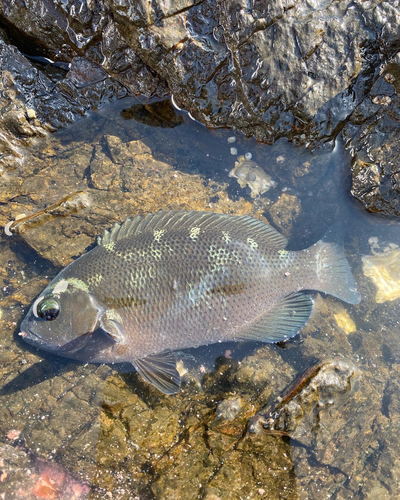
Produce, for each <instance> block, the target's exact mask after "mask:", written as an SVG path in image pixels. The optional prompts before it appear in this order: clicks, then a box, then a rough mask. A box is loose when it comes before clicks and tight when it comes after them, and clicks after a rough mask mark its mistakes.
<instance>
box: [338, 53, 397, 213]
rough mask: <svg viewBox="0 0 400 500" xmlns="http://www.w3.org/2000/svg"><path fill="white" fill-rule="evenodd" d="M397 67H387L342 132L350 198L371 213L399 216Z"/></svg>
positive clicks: (389, 65)
mask: <svg viewBox="0 0 400 500" xmlns="http://www.w3.org/2000/svg"><path fill="white" fill-rule="evenodd" d="M399 82H400V65H399V62H398V56H396V58H395V59H394V62H392V63H390V64H388V65H387V66H386V68H385V69H384V71H383V72H382V74H381V76H380V78H379V79H378V81H377V82H376V83H375V85H374V86H373V88H372V89H371V92H370V94H369V95H368V96H367V97H366V99H365V100H364V101H363V102H362V103H361V104H360V105H359V106H358V107H357V108H356V109H355V110H354V111H353V113H352V115H351V117H350V123H349V125H348V126H347V127H346V129H345V131H344V136H345V138H346V139H347V140H348V144H347V145H348V147H349V148H350V150H351V152H352V154H353V162H352V187H351V193H352V195H353V196H354V197H355V198H356V199H357V200H359V201H360V202H361V203H362V204H363V206H364V207H365V208H366V209H367V210H368V211H369V212H373V213H380V214H384V215H389V216H398V215H399V214H400V205H399V194H400V178H399V174H398V171H397V170H398V169H397V164H398V158H399V155H400V150H399V145H398V144H399V133H400V132H399V130H400V111H399V110H400V96H399V91H400V86H399Z"/></svg>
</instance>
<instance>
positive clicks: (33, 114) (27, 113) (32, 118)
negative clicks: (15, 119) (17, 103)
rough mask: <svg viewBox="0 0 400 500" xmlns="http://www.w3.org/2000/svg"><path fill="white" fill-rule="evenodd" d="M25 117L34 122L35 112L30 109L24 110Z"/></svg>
mask: <svg viewBox="0 0 400 500" xmlns="http://www.w3.org/2000/svg"><path fill="white" fill-rule="evenodd" d="M26 115H27V117H28V118H29V120H34V119H35V118H37V116H36V111H35V110H34V109H32V108H29V109H27V110H26Z"/></svg>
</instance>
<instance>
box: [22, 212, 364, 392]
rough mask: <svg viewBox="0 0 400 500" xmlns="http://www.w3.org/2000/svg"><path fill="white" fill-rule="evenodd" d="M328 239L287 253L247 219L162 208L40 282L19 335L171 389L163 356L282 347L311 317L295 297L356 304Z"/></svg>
mask: <svg viewBox="0 0 400 500" xmlns="http://www.w3.org/2000/svg"><path fill="white" fill-rule="evenodd" d="M331 233H332V232H331ZM330 240H332V234H330V235H327V236H326V237H325V238H324V239H323V240H321V241H319V242H317V243H316V244H315V245H313V246H311V247H310V248H308V249H305V250H301V251H296V252H295V251H287V250H286V249H285V247H286V243H287V241H286V239H285V238H284V237H283V236H282V235H280V234H279V233H278V232H277V231H276V230H275V229H273V228H272V227H271V226H268V225H266V224H264V223H263V222H262V221H260V220H257V219H253V218H251V217H247V216H240V217H235V216H230V215H223V214H214V213H206V212H184V211H179V212H173V211H171V212H159V213H158V214H155V215H151V214H149V215H147V216H145V217H140V216H138V217H135V218H133V219H127V220H126V221H125V222H124V223H123V224H121V225H119V224H116V225H115V226H114V227H113V228H112V229H111V231H106V232H105V233H104V235H103V237H102V238H99V239H98V243H99V244H98V246H97V247H95V248H94V249H92V250H91V251H89V252H88V253H87V254H85V255H83V256H81V257H80V258H79V259H77V260H76V261H75V262H73V263H72V264H70V265H69V266H67V267H66V268H65V269H64V270H63V271H61V273H60V274H59V275H58V276H57V277H56V278H55V279H54V280H53V281H52V282H51V283H50V284H49V285H48V287H47V288H46V289H45V290H44V291H43V292H42V294H41V296H40V297H39V299H37V300H36V301H35V302H34V304H33V306H32V307H31V309H30V311H29V312H28V314H27V316H26V318H25V320H24V321H23V323H22V325H21V329H22V332H21V335H22V336H23V337H24V338H25V340H26V341H28V342H30V343H33V344H35V345H39V346H40V347H42V348H44V349H48V350H51V351H53V352H60V354H62V355H64V356H70V357H73V358H75V359H81V360H84V361H87V360H90V361H92V362H126V361H130V362H132V363H133V365H134V366H135V368H136V369H137V370H138V371H139V373H140V374H141V375H142V376H143V377H144V378H145V379H146V380H147V381H148V382H151V383H152V384H154V385H155V386H156V387H158V388H159V389H160V390H162V391H163V392H165V393H168V394H171V393H173V392H176V391H177V390H178V388H179V384H180V378H179V374H178V372H177V370H176V359H175V356H174V355H173V351H176V350H182V349H186V348H191V347H197V346H201V345H207V344H212V343H216V342H224V341H232V340H258V341H262V342H277V341H282V340H287V339H288V338H290V337H292V336H294V335H295V334H296V333H298V331H299V330H300V329H301V328H302V326H304V324H305V323H306V321H307V320H308V318H309V316H310V314H311V310H312V300H311V298H310V297H309V296H308V295H306V294H304V293H302V292H301V290H317V291H321V292H325V293H329V294H331V295H333V296H335V297H337V298H340V299H342V300H344V301H347V302H349V303H356V302H358V300H359V294H358V292H357V290H356V286H355V282H354V279H353V277H352V274H351V271H350V267H349V265H348V263H347V260H346V258H345V256H344V253H343V248H342V246H341V245H340V244H338V243H337V242H335V241H330ZM98 331H102V332H105V333H106V334H107V336H106V339H107V342H106V343H105V345H102V344H101V342H100V341H97V340H96V338H97V337H96V334H95V333H96V332H98Z"/></svg>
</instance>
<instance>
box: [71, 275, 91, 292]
mask: <svg viewBox="0 0 400 500" xmlns="http://www.w3.org/2000/svg"><path fill="white" fill-rule="evenodd" d="M67 281H68V283H70V284H71V285H72V286H73V287H74V288H77V289H78V290H83V291H84V292H87V293H89V287H88V285H87V284H86V283H85V282H84V281H82V280H80V279H78V278H68V280H67Z"/></svg>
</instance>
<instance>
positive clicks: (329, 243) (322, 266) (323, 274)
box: [311, 224, 361, 304]
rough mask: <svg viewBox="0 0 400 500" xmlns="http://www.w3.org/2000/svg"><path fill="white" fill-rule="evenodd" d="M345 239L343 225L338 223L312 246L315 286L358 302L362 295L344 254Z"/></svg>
mask: <svg viewBox="0 0 400 500" xmlns="http://www.w3.org/2000/svg"><path fill="white" fill-rule="evenodd" d="M343 240H344V229H343V226H339V224H336V225H334V226H332V227H331V228H330V229H329V230H328V232H327V233H326V234H325V236H324V237H323V238H322V239H321V240H320V241H318V242H317V243H315V245H313V246H312V247H311V248H312V249H313V250H314V252H315V258H316V264H317V265H316V272H317V283H316V284H315V285H314V288H315V289H316V290H318V291H320V292H323V293H327V294H329V295H332V296H333V297H337V298H338V299H341V300H343V301H344V302H348V303H349V304H358V302H360V300H361V296H360V294H359V292H358V290H357V286H356V282H355V281H354V277H353V275H352V272H351V269H350V265H349V263H348V261H347V259H346V257H345V255H344V247H343Z"/></svg>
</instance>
